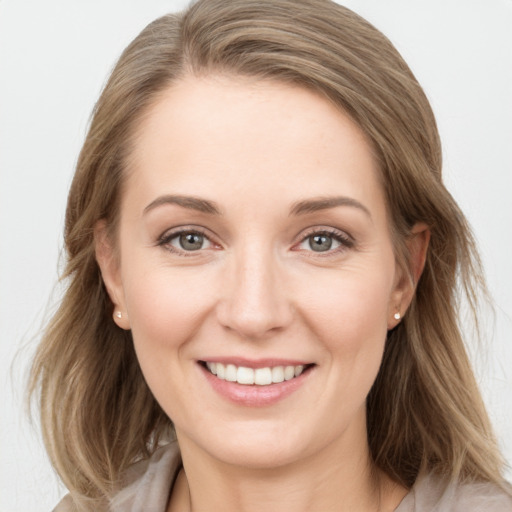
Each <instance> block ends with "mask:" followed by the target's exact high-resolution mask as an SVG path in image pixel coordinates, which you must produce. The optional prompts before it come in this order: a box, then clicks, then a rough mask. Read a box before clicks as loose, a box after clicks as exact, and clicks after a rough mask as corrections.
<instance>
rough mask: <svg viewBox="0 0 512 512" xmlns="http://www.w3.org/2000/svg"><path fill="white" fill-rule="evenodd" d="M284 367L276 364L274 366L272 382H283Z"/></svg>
mask: <svg viewBox="0 0 512 512" xmlns="http://www.w3.org/2000/svg"><path fill="white" fill-rule="evenodd" d="M283 380H284V368H283V367H282V366H274V368H272V382H283Z"/></svg>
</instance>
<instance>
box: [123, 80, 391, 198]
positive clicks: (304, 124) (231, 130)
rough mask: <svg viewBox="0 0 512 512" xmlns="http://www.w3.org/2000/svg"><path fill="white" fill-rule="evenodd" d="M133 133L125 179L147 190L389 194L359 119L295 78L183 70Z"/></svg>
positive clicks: (294, 194)
mask: <svg viewBox="0 0 512 512" xmlns="http://www.w3.org/2000/svg"><path fill="white" fill-rule="evenodd" d="M134 140H135V143H134V147H133V153H132V155H131V159H130V161H131V165H130V169H131V172H130V175H129V178H128V185H129V188H130V182H131V184H132V188H133V189H137V190H138V192H142V191H143V190H145V191H146V192H147V195H148V198H147V199H148V200H150V197H149V196H151V195H156V194H157V193H164V192H166V193H178V194H181V193H183V194H191V193H193V194H194V195H200V196H204V197H209V196H211V194H212V193H214V194H216V195H217V196H218V197H216V198H215V199H216V200H217V201H219V200H220V201H222V200H223V199H224V198H225V199H229V198H233V197H237V196H238V197H242V196H243V195H244V194H248V193H250V194H251V196H254V195H255V194H256V195H257V194H259V195H260V196H261V198H262V200H263V199H264V198H265V197H267V196H268V195H269V194H270V191H272V194H277V193H280V197H281V198H282V200H283V201H287V200H289V201H296V200H297V199H300V198H301V197H299V196H304V195H305V196H324V195H330V194H346V193H350V194H351V195H352V196H355V197H354V198H355V199H362V198H363V196H365V195H366V196H368V197H366V199H367V200H368V201H369V202H375V200H376V199H379V200H380V201H382V192H381V190H380V186H379V185H378V168H377V165H376V162H375V159H374V157H373V154H372V150H371V145H370V144H369V143H368V141H367V139H366V137H365V135H364V134H363V133H362V131H361V130H360V128H359V127H358V126H357V125H356V124H355V122H354V121H352V119H351V118H349V117H348V116H347V115H346V114H344V113H343V112H341V111H340V110H338V109H336V108H335V107H334V106H333V105H332V104H331V103H330V102H329V101H327V100H326V99H325V98H323V97H321V96H320V95H319V94H315V93H313V92H311V91H309V90H307V89H304V88H301V87H297V86H293V85H289V84H283V83H279V82H275V81H256V82H255V81H254V80H251V81H249V80H248V79H246V78H240V77H226V76H209V77H205V78H197V77H192V76H189V77H186V78H184V79H183V80H181V81H179V82H178V83H176V84H174V85H172V86H171V87H169V88H168V89H167V90H165V91H164V92H163V93H162V94H161V95H160V96H159V98H158V99H157V100H156V101H155V102H154V104H153V105H152V106H151V108H150V109H149V110H148V111H147V113H146V116H145V117H144V118H143V120H142V121H141V122H140V124H139V126H138V127H137V131H136V136H135V139H134ZM191 187H192V188H193V190H191ZM139 195H140V194H139ZM270 195H271V194H270ZM372 195H373V196H379V197H378V198H376V197H371V196H372ZM358 196H359V197H358Z"/></svg>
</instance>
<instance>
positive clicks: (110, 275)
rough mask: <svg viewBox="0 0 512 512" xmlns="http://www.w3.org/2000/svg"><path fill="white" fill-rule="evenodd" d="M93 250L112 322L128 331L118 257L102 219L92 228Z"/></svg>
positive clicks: (128, 322)
mask: <svg viewBox="0 0 512 512" xmlns="http://www.w3.org/2000/svg"><path fill="white" fill-rule="evenodd" d="M94 249H95V254H96V261H97V262H98V266H99V267H100V271H101V277H102V278H103V282H104V283H105V288H106V289H107V293H108V295H109V297H110V300H111V301H112V303H113V304H114V311H113V312H112V315H113V319H114V322H115V323H116V324H117V325H118V326H119V327H121V329H126V330H128V329H130V320H129V318H128V312H127V310H126V304H125V300H124V289H123V283H122V279H121V269H120V265H119V257H118V255H117V254H116V250H115V248H114V246H113V244H112V240H111V238H110V237H109V235H108V229H107V223H106V221H105V220H103V219H102V220H99V221H98V222H97V223H96V225H95V226H94Z"/></svg>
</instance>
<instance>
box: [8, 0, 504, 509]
mask: <svg viewBox="0 0 512 512" xmlns="http://www.w3.org/2000/svg"><path fill="white" fill-rule="evenodd" d="M185 3H186V2H184V1H178V0H174V1H173V0H167V1H164V0H145V1H142V0H44V1H41V0H0V397H1V401H0V405H1V413H0V415H1V416H0V429H1V430H0V442H1V445H0V510H2V511H5V512H15V511H39V510H41V511H48V510H50V509H51V508H52V506H53V505H54V504H55V502H56V501H57V500H58V497H59V496H61V495H62V494H63V492H64V490H63V489H62V488H61V487H59V485H58V483H57V478H56V477H55V475H54V474H53V472H52V470H51V468H50V465H49V463H48V460H47V457H46V455H45V452H44V450H43V447H42V442H41V440H40V438H39V436H38V434H37V426H36V427H35V430H34V428H33V427H31V426H30V425H29V424H28V422H27V420H26V416H25V414H24V410H23V403H22V398H23V384H24V379H25V377H26V371H27V368H28V362H29V360H30V356H31V353H32V351H33V348H34V344H35V342H36V341H37V332H38V330H39V328H40V325H41V322H42V320H43V318H44V317H45V314H47V304H48V300H49V297H50V294H51V292H52V290H53V287H54V284H55V282H56V279H57V275H58V264H57V262H58V258H59V254H60V246H61V242H62V237H61V232H62V223H63V214H64V208H65V200H66V194H67V189H68V186H69V183H70V180H71V176H72V172H73V167H74V164H75V162H76V158H77V155H78V152H79V149H80V146H81V143H82V141H83V138H84V135H85V131H86V126H87V122H88V119H89V114H90V111H91V109H92V106H93V104H94V101H95V100H96V98H97V96H98V94H99V92H100V90H101V87H102V85H103V83H104V80H105V78H106V76H107V74H108V72H109V70H110V69H111V67H112V65H113V64H114V62H115V60H116V58H117V57H118V56H119V54H120V52H121V51H122V49H123V48H124V47H125V46H126V44H127V43H128V42H129V41H130V40H131V39H132V38H133V37H134V36H135V35H136V34H137V33H138V32H139V31H140V30H141V29H142V28H143V27H144V26H145V25H146V24H147V23H148V22H149V21H151V20H152V19H154V18H155V17H157V16H159V15H161V14H164V13H166V12H169V11H173V10H176V9H178V8H181V7H182V6H184V5H185ZM345 4H346V5H347V6H349V7H351V8H353V9H354V10H356V11H357V12H359V13H360V14H362V15H363V16H364V17H366V18H367V19H369V20H370V21H371V22H373V23H374V24H375V25H376V26H377V27H378V28H380V29H381V30H382V31H383V32H384V33H385V34H387V35H388V37H389V38H390V39H391V40H392V41H393V42H394V43H395V45H396V46H397V47H398V49H399V50H400V51H401V52H402V54H403V55H404V57H405V59H406V60H407V61H408V62H409V64H410V66H411V67H412V69H413V71H414V72H415V74H416V76H417V77H418V79H419V81H420V83H422V85H423V86H424V88H425V90H426V92H427V95H428V96H429V98H430V100H431V102H432V105H433V108H434V111H435V113H436V115H437V118H438V122H439V128H440V131H441V136H442V139H443V142H444V157H445V176H446V182H447V184H448V187H449V189H450V190H451V191H452V193H453V195H454V196H455V197H456V199H457V200H458V201H459V203H460V204H461V206H462V208H463V210H464V211H465V212H466V214H467V215H468V217H469V219H470V222H471V223H472V225H473V226H474V229H475V232H476V236H477V239H478V241H479V243H480V247H481V251H482V255H483V259H484V263H485V267H486V271H487V277H488V281H489V285H490V289H491V292H492V294H493V296H494V299H495V301H496V311H497V314H496V321H495V325H494V330H492V327H493V326H492V322H491V321H488V322H486V323H487V324H488V325H489V329H488V334H489V336H488V337H489V338H490V342H489V347H490V348H489V349H488V350H487V351H486V352H485V353H482V352H480V353H477V354H476V355H475V356H474V361H475V365H476V366H477V370H478V377H479V381H480V382H481V385H482V390H483V393H484V397H485V400H486V402H487V404H488V406H489V410H490V414H491V417H492V420H493V421H494V424H495V427H496V431H497V433H498V436H499V440H500V443H501V445H502V447H503V449H504V453H505V455H506V457H507V459H508V460H509V461H511V460H512V429H511V428H510V427H511V425H512V343H511V341H512V340H511V338H512V320H511V317H512V263H511V261H512V235H511V233H512V231H511V227H512V201H511V199H510V197H511V192H512V173H511V170H512V1H511V0H428V1H426V0H422V1H418V0H416V1H411V0H386V1H385V2H384V1H382V0H359V1H356V0H352V1H347V2H345ZM54 295H56V296H58V293H57V294H54ZM16 353H18V357H17V359H16V361H15V363H14V366H12V368H13V371H12V377H11V375H10V368H11V365H12V364H13V363H12V361H13V358H14V356H15V354H16ZM508 475H509V478H511V477H512V473H511V472H510V471H509V472H508Z"/></svg>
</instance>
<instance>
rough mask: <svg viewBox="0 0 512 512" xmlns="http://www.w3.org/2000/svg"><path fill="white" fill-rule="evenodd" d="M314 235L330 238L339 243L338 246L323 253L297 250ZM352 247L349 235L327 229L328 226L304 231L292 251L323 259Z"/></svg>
mask: <svg viewBox="0 0 512 512" xmlns="http://www.w3.org/2000/svg"><path fill="white" fill-rule="evenodd" d="M314 235H325V236H328V237H331V238H333V239H335V240H336V241H338V242H339V243H340V246H339V247H337V248H335V249H332V250H328V251H325V252H321V251H319V252H315V251H313V250H311V251H308V250H305V249H300V248H297V247H298V246H299V245H300V244H302V243H303V242H305V241H306V240H307V239H308V238H310V237H311V236H314ZM354 246H355V240H354V238H353V237H352V236H351V235H349V234H348V233H347V232H346V231H342V230H340V229H338V228H333V227H328V226H314V227H311V228H308V229H307V230H306V231H304V232H302V233H301V234H300V238H299V240H298V241H297V242H296V243H295V244H294V245H293V247H292V250H296V251H298V250H304V251H305V252H309V253H314V254H315V255H316V256H324V257H325V256H330V255H333V254H335V253H338V252H341V251H344V250H347V249H351V248H353V247H354Z"/></svg>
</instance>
